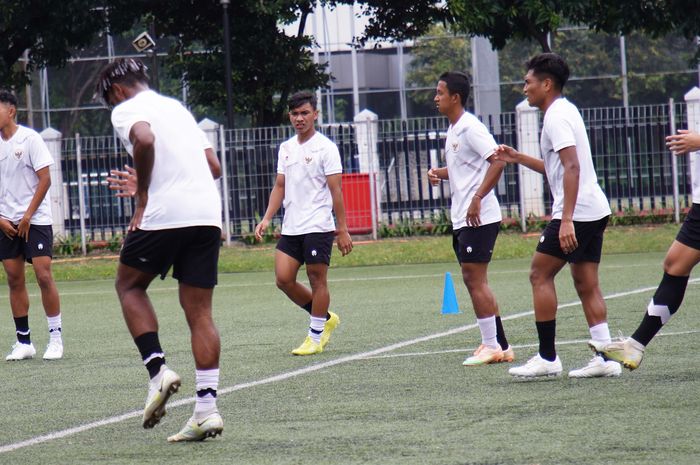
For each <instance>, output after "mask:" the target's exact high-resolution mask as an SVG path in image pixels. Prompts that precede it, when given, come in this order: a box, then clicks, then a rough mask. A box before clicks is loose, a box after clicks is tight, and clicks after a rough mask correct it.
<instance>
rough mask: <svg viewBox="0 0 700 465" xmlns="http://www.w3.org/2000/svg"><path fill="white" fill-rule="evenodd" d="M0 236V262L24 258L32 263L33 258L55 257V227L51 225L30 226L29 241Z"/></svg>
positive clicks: (16, 237) (0, 234) (17, 237)
mask: <svg viewBox="0 0 700 465" xmlns="http://www.w3.org/2000/svg"><path fill="white" fill-rule="evenodd" d="M15 228H17V225H15ZM0 236H2V237H0V260H6V259H9V258H17V257H19V256H23V257H24V259H25V260H27V261H28V262H29V263H31V262H32V258H33V257H53V226H51V225H50V224H47V225H36V224H32V225H29V240H28V241H25V240H24V238H22V237H19V236H15V237H13V238H12V239H10V238H9V237H7V236H6V235H5V234H2V233H0Z"/></svg>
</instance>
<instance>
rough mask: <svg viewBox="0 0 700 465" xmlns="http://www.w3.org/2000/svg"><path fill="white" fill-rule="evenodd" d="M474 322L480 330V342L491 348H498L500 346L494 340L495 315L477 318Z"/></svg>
mask: <svg viewBox="0 0 700 465" xmlns="http://www.w3.org/2000/svg"><path fill="white" fill-rule="evenodd" d="M476 322H477V323H478V324H479V330H480V331H481V343H482V344H483V345H485V346H486V347H490V348H492V349H495V348H497V347H498V348H500V347H501V346H500V345H498V341H496V317H495V316H490V317H487V318H477V319H476Z"/></svg>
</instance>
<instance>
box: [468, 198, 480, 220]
mask: <svg viewBox="0 0 700 465" xmlns="http://www.w3.org/2000/svg"><path fill="white" fill-rule="evenodd" d="M467 226H474V227H476V226H481V199H480V198H479V197H478V196H476V195H475V196H473V197H472V201H471V203H470V204H469V208H468V209H467Z"/></svg>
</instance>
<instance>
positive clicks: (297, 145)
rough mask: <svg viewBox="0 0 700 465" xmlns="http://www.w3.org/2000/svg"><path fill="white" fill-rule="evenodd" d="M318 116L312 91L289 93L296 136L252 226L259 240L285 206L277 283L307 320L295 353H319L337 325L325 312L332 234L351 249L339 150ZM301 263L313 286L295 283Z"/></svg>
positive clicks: (285, 147)
mask: <svg viewBox="0 0 700 465" xmlns="http://www.w3.org/2000/svg"><path fill="white" fill-rule="evenodd" d="M317 118H318V110H317V109H316V97H315V96H314V95H313V93H311V92H306V91H302V92H297V93H295V94H294V95H292V96H291V98H290V99H289V120H290V122H291V123H292V125H293V126H294V131H295V132H296V135H295V136H293V137H292V138H290V139H288V140H287V141H285V142H283V143H282V144H281V145H280V149H279V154H278V158H277V177H276V179H275V185H274V187H273V188H272V192H271V193H270V199H269V201H268V205H267V209H266V211H265V215H264V216H263V218H262V220H261V221H260V223H259V224H258V225H257V226H256V227H255V236H256V237H257V238H258V240H260V239H262V236H263V234H264V232H265V230H266V229H267V228H268V226H269V225H270V221H272V217H273V216H274V215H275V214H276V213H277V211H278V210H279V209H280V207H282V206H284V220H283V222H282V237H281V238H280V240H279V241H278V243H277V248H276V250H275V278H276V281H277V287H278V288H280V289H281V290H282V292H284V293H285V294H286V295H287V297H289V299H290V300H291V301H292V302H294V303H295V304H297V305H298V306H300V307H301V308H303V309H304V310H306V311H307V312H308V313H309V318H310V321H309V329H308V332H307V336H306V338H305V339H304V342H303V343H302V344H301V345H300V346H299V347H297V348H296V349H294V350H292V354H294V355H314V354H318V353H321V352H323V349H324V348H325V347H326V345H327V344H328V342H329V340H330V336H331V333H332V332H333V331H334V330H335V328H336V327H337V326H338V324H339V323H340V318H339V317H338V315H337V314H336V313H334V312H329V311H328V307H329V305H330V294H329V292H328V282H327V275H328V266H329V265H330V260H331V251H332V249H333V239H334V236H335V235H336V234H337V244H338V249H339V250H340V253H341V254H342V255H343V256H345V255H347V254H349V253H350V252H351V251H352V238H351V237H350V234H349V233H348V227H347V223H346V221H345V206H344V204H343V192H342V190H341V180H342V171H343V166H342V164H341V161H340V153H339V152H338V147H337V146H336V145H335V144H334V143H333V142H332V141H331V140H330V139H328V138H327V137H326V136H324V135H323V134H321V133H320V132H318V131H316V128H315V122H316V119H317ZM334 212H335V218H336V220H337V222H338V227H337V229H336V224H335V221H334V220H333V213H334ZM303 264H306V275H307V277H308V278H309V284H310V285H311V289H309V288H308V287H306V286H304V285H303V284H301V283H300V282H298V281H297V273H298V272H299V268H300V267H301V265H303Z"/></svg>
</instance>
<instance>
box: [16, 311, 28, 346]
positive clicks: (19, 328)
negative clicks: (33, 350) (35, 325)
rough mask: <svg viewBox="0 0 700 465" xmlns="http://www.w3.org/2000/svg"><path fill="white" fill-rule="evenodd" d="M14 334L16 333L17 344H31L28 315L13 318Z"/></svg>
mask: <svg viewBox="0 0 700 465" xmlns="http://www.w3.org/2000/svg"><path fill="white" fill-rule="evenodd" d="M15 332H16V333H17V342H20V343H22V344H31V342H32V339H31V332H30V331H29V315H26V316H21V317H19V318H15Z"/></svg>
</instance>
